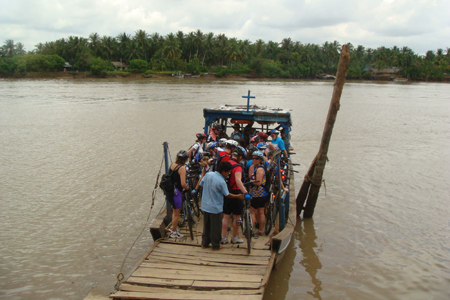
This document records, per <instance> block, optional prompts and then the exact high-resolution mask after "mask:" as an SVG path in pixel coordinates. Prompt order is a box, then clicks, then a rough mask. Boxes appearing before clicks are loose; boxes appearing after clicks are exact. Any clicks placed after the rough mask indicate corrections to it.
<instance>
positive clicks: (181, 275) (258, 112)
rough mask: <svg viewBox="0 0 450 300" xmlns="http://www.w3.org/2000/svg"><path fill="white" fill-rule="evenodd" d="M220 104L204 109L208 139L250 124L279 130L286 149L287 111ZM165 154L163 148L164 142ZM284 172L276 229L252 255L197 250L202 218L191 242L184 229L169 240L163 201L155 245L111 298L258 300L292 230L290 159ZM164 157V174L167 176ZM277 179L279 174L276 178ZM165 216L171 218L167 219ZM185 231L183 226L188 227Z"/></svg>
mask: <svg viewBox="0 0 450 300" xmlns="http://www.w3.org/2000/svg"><path fill="white" fill-rule="evenodd" d="M243 98H247V105H222V106H219V107H215V108H205V109H204V110H203V115H204V118H205V126H204V132H205V134H208V133H209V131H210V129H211V126H212V124H217V123H219V124H221V125H222V126H223V128H231V127H232V126H233V125H234V124H240V125H241V126H242V127H244V126H246V124H253V128H255V129H256V130H259V131H264V132H269V131H270V130H271V129H273V128H283V129H284V132H285V138H284V142H285V146H286V150H288V149H289V146H290V144H289V136H290V131H291V128H292V120H291V114H290V112H289V110H286V109H280V108H269V107H262V106H256V105H250V99H253V98H255V97H253V96H250V91H249V92H248V96H243ZM165 153H166V154H167V153H168V151H167V143H165ZM280 153H281V151H277V152H276V153H275V154H274V157H273V163H275V164H276V169H277V170H283V166H282V163H281V161H282V158H281V154H280ZM284 161H287V163H285V166H284V169H285V172H286V174H285V175H286V176H287V180H286V181H285V183H284V185H285V187H287V188H288V190H289V191H288V192H286V191H284V190H283V191H281V189H279V191H278V192H274V195H272V199H274V200H273V201H275V203H276V205H277V207H278V212H279V213H278V214H277V217H276V222H275V223H276V224H275V226H274V228H272V229H271V230H270V232H267V233H268V234H267V235H263V236H259V237H258V239H251V243H250V245H251V251H248V250H249V249H247V243H245V242H244V243H243V244H226V245H224V248H223V249H221V250H220V251H211V249H208V248H207V249H202V248H201V239H202V238H201V235H202V230H203V223H202V218H201V216H200V217H199V218H196V219H195V224H194V228H193V232H194V235H193V238H191V235H190V234H189V232H188V229H187V228H180V232H181V233H182V234H183V235H184V237H183V238H181V239H173V238H170V239H169V238H168V228H169V226H171V223H170V219H169V217H170V216H171V214H170V209H168V207H169V205H168V202H167V200H166V207H163V208H162V209H161V211H160V213H159V214H158V215H157V217H156V218H155V219H154V220H153V221H152V224H151V225H150V232H151V235H152V237H153V240H154V241H155V243H154V244H153V246H152V247H151V249H150V250H149V251H148V252H147V253H146V254H145V255H144V257H142V259H141V260H140V261H139V263H138V264H137V265H136V267H135V268H134V269H133V270H132V271H131V272H130V274H129V275H128V276H126V277H125V278H123V280H121V282H120V283H119V284H118V285H116V290H117V291H116V292H115V293H113V294H111V295H110V298H114V299H233V300H237V299H252V300H253V299H255V300H256V299H259V300H260V299H262V298H263V296H264V291H265V287H266V285H267V283H268V281H269V278H270V274H271V271H272V269H273V268H275V267H276V266H277V265H278V264H279V263H280V262H281V260H282V258H283V256H284V253H285V251H286V249H287V246H288V245H289V243H290V241H291V237H292V234H293V232H294V227H295V225H296V219H297V216H296V199H295V186H294V170H293V164H292V162H291V161H290V160H284ZM168 167H169V164H168V159H167V155H166V172H167V171H168ZM278 178H279V180H281V179H280V178H281V174H280V176H278ZM168 216H169V217H168ZM186 227H187V226H186Z"/></svg>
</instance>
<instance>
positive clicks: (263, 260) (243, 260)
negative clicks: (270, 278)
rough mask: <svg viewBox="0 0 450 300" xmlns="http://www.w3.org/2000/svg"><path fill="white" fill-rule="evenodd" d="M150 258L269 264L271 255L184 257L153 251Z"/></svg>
mask: <svg viewBox="0 0 450 300" xmlns="http://www.w3.org/2000/svg"><path fill="white" fill-rule="evenodd" d="M150 258H155V259H159V258H165V259H167V258H170V259H172V258H175V259H181V262H183V260H185V261H190V260H196V261H200V262H215V263H227V264H243V265H267V263H268V261H269V257H267V258H260V259H250V258H234V257H231V258H229V257H220V255H219V256H218V257H195V258H194V257H189V258H187V257H183V256H181V257H180V255H179V254H173V253H161V252H159V253H156V252H152V254H151V255H150V256H149V257H148V259H150Z"/></svg>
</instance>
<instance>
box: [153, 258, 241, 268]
mask: <svg viewBox="0 0 450 300" xmlns="http://www.w3.org/2000/svg"><path fill="white" fill-rule="evenodd" d="M147 261H148V262H150V263H160V262H168V263H174V262H176V263H180V264H185V265H199V266H216V267H222V266H225V267H229V266H231V265H232V264H227V263H216V262H210V261H204V260H199V259H190V260H186V259H180V258H173V257H156V256H155V257H150V258H148V259H147Z"/></svg>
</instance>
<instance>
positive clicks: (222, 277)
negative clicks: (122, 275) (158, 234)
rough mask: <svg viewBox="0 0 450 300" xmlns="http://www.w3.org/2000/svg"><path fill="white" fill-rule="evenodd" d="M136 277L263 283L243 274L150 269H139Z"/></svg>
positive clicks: (254, 277)
mask: <svg viewBox="0 0 450 300" xmlns="http://www.w3.org/2000/svg"><path fill="white" fill-rule="evenodd" d="M132 276H135V277H149V278H160V279H180V280H183V279H186V280H190V279H192V280H202V281H238V282H259V283H260V282H261V280H262V276H258V275H243V274H223V273H215V274H214V273H206V274H205V273H200V272H193V271H169V270H166V271H164V272H161V271H159V270H152V269H149V268H139V269H137V270H136V271H134V272H133V274H132Z"/></svg>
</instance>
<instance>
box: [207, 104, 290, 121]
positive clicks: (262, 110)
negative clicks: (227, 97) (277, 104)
mask: <svg viewBox="0 0 450 300" xmlns="http://www.w3.org/2000/svg"><path fill="white" fill-rule="evenodd" d="M203 116H204V117H205V120H206V123H207V124H208V123H210V122H208V121H212V120H214V119H217V118H227V119H228V118H231V119H237V120H251V121H255V122H278V123H281V122H282V123H289V124H292V122H291V114H290V112H289V110H287V109H282V108H270V107H267V106H257V105H249V106H248V107H247V105H227V104H225V105H221V106H219V107H216V108H205V109H203Z"/></svg>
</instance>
